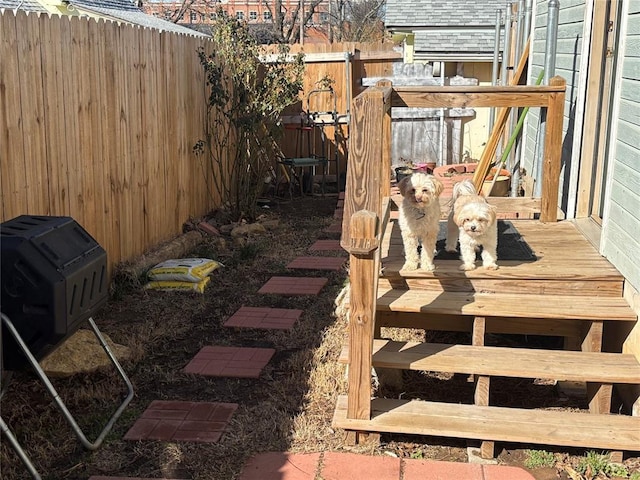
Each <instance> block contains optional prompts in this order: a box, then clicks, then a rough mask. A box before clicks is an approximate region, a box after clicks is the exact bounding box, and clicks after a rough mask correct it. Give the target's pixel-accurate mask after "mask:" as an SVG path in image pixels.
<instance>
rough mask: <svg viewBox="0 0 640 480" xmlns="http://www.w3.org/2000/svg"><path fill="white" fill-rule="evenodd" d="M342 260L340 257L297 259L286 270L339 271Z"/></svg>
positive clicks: (342, 263)
mask: <svg viewBox="0 0 640 480" xmlns="http://www.w3.org/2000/svg"><path fill="white" fill-rule="evenodd" d="M344 262H345V260H344V258H340V257H298V258H296V259H295V260H293V261H292V262H291V263H289V265H287V268H298V269H303V270H341V269H342V266H343V265H344Z"/></svg>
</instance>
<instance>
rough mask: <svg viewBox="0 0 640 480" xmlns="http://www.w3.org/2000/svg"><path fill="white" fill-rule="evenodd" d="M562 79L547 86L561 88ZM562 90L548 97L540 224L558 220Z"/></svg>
mask: <svg viewBox="0 0 640 480" xmlns="http://www.w3.org/2000/svg"><path fill="white" fill-rule="evenodd" d="M565 84H566V82H565V80H564V78H562V77H553V78H552V79H551V80H550V81H549V85H552V86H562V87H564V86H565ZM564 97H565V93H564V89H563V90H562V91H561V92H556V93H551V94H550V95H549V104H548V107H547V123H546V127H545V132H546V133H545V141H544V159H543V172H544V173H543V178H542V209H541V212H540V221H541V222H555V221H557V220H558V188H559V186H560V166H561V165H560V162H561V157H562V121H563V119H564Z"/></svg>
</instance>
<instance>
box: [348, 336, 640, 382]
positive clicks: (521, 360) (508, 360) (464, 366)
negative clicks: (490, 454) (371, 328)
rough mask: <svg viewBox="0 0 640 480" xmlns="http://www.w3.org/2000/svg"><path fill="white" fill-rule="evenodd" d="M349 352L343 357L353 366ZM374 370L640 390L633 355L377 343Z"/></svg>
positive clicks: (639, 365) (638, 369)
mask: <svg viewBox="0 0 640 480" xmlns="http://www.w3.org/2000/svg"><path fill="white" fill-rule="evenodd" d="M348 358H349V347H348V345H347V346H344V347H343V348H342V352H341V355H340V361H341V362H342V363H348ZM372 361H373V366H374V367H384V368H399V369H405V370H426V371H430V372H447V373H465V374H472V373H473V374H477V375H492V376H500V377H519V378H547V379H553V380H566V381H577V382H597V383H635V384H640V362H638V360H636V358H635V357H634V356H633V355H626V354H619V353H599V352H576V351H560V350H541V349H526V348H508V347H485V346H473V345H447V344H440V343H420V342H396V341H391V340H384V339H382V340H380V339H376V340H374V341H373V358H372Z"/></svg>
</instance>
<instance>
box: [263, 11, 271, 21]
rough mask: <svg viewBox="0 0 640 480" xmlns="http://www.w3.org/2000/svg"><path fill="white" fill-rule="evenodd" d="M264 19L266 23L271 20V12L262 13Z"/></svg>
mask: <svg viewBox="0 0 640 480" xmlns="http://www.w3.org/2000/svg"><path fill="white" fill-rule="evenodd" d="M262 18H263V20H264V21H265V22H268V21H269V20H271V12H270V11H269V10H267V11H266V12H262Z"/></svg>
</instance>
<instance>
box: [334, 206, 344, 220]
mask: <svg viewBox="0 0 640 480" xmlns="http://www.w3.org/2000/svg"><path fill="white" fill-rule="evenodd" d="M343 217H344V210H343V209H342V208H338V209H336V211H335V212H333V218H337V219H342V218H343Z"/></svg>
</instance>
